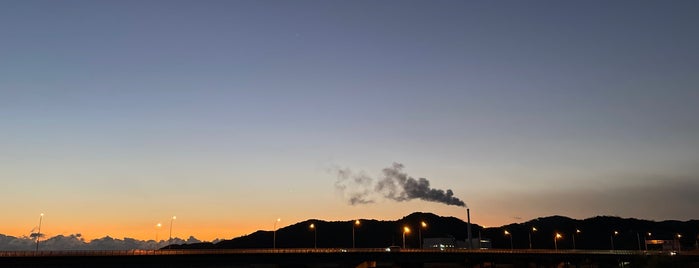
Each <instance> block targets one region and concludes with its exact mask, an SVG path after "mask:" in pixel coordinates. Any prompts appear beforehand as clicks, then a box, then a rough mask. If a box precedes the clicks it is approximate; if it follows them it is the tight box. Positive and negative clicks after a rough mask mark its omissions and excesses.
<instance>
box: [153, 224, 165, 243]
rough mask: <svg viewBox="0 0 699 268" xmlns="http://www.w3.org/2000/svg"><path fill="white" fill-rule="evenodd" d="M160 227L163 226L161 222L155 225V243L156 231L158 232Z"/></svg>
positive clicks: (156, 241)
mask: <svg viewBox="0 0 699 268" xmlns="http://www.w3.org/2000/svg"><path fill="white" fill-rule="evenodd" d="M160 227H163V225H162V224H161V223H158V224H156V225H155V243H156V244H158V233H159V232H160Z"/></svg>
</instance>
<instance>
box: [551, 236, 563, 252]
mask: <svg viewBox="0 0 699 268" xmlns="http://www.w3.org/2000/svg"><path fill="white" fill-rule="evenodd" d="M559 238H563V236H562V235H561V234H559V233H556V235H554V236H553V247H554V248H556V251H558V239H559Z"/></svg>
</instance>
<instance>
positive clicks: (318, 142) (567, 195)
mask: <svg viewBox="0 0 699 268" xmlns="http://www.w3.org/2000/svg"><path fill="white" fill-rule="evenodd" d="M697 13H699V2H697V1H683V0H679V1H669V2H668V1H456V0H454V1H361V0H360V1H128V0H127V1H74V0H67V1H19V0H6V1H0V152H1V153H0V182H1V184H2V187H0V203H1V204H3V213H1V214H0V234H5V235H12V236H27V235H29V234H30V233H31V232H32V230H35V229H36V227H38V225H39V218H40V217H39V215H40V213H44V216H43V218H42V219H41V220H42V229H41V231H42V233H45V234H46V235H47V236H55V235H64V236H69V235H71V234H81V237H82V238H85V239H94V238H99V237H104V236H106V235H109V236H111V237H116V238H121V237H133V238H137V239H151V238H154V237H155V236H156V235H159V236H160V237H161V238H162V237H163V236H166V235H169V231H170V229H172V233H173V236H177V237H190V236H194V237H196V238H198V239H201V240H213V239H215V238H223V239H225V238H233V237H237V236H241V235H245V234H248V233H251V232H254V231H256V230H272V229H273V228H276V227H280V226H286V225H289V224H293V223H295V222H298V221H303V220H306V219H323V220H350V219H357V218H367V219H386V220H395V219H399V218H401V217H403V216H405V215H407V214H409V213H411V212H415V211H423V212H432V213H435V214H438V215H442V216H454V217H457V218H461V219H465V218H466V215H465V214H466V213H465V209H464V208H463V207H460V206H453V205H445V204H441V203H437V202H428V201H422V200H417V199H415V200H403V201H396V200H393V199H390V198H380V197H381V196H380V195H379V196H378V197H379V198H378V199H375V200H374V202H372V203H367V204H355V205H351V204H350V203H349V202H348V196H347V195H348V193H347V192H346V191H344V190H342V189H340V188H338V187H337V185H338V181H339V180H341V179H342V178H341V176H338V175H339V172H338V171H347V172H350V173H351V174H355V175H361V176H363V177H367V178H371V180H372V181H378V180H380V179H381V178H382V177H383V176H384V173H383V170H384V169H385V168H387V167H391V166H393V164H394V163H399V164H402V165H403V168H402V171H403V172H405V173H406V174H407V175H408V176H410V177H413V178H416V179H418V178H427V179H428V180H429V182H430V186H431V187H433V188H435V189H441V190H447V189H450V190H452V191H453V193H454V196H455V197H458V198H459V199H460V200H463V201H464V202H465V203H466V205H467V206H468V207H469V208H470V209H471V216H472V217H471V219H472V221H473V222H474V223H477V224H480V225H484V226H500V225H504V224H508V223H512V222H522V221H527V220H530V219H533V218H537V217H542V216H549V215H563V216H569V217H573V218H587V217H593V216H597V215H613V216H621V217H634V218H642V219H650V220H665V219H678V220H686V219H697V218H699V214H698V212H697V210H696V204H697V203H699V105H697V104H698V103H699V50H698V49H697V48H699V34H697V26H699V16H696V14H697ZM371 189H372V188H371V187H370V188H369V190H371ZM172 216H177V219H176V220H174V221H171V217H172ZM277 219H281V221H279V223H278V224H277V221H276V220H277ZM157 223H161V224H162V227H161V228H159V229H158V228H156V227H155V226H156V224H157Z"/></svg>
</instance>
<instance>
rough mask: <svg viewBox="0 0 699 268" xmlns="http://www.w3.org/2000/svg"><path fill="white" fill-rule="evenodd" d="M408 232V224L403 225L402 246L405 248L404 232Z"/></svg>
mask: <svg viewBox="0 0 699 268" xmlns="http://www.w3.org/2000/svg"><path fill="white" fill-rule="evenodd" d="M407 233H410V228H408V226H404V227H403V248H405V234H407Z"/></svg>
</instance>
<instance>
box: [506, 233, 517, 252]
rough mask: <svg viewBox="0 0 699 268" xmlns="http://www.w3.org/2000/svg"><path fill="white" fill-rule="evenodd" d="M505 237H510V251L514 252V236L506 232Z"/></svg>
mask: <svg viewBox="0 0 699 268" xmlns="http://www.w3.org/2000/svg"><path fill="white" fill-rule="evenodd" d="M505 236H509V237H510V250H514V249H515V247H514V244H513V243H512V234H511V233H510V232H509V231H507V230H505Z"/></svg>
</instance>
